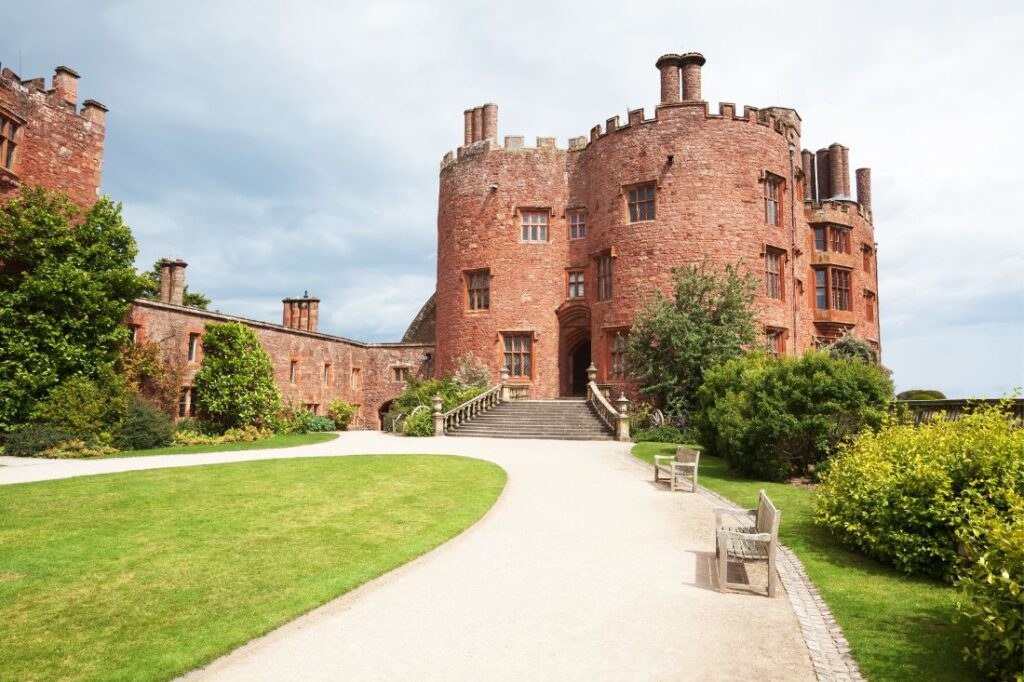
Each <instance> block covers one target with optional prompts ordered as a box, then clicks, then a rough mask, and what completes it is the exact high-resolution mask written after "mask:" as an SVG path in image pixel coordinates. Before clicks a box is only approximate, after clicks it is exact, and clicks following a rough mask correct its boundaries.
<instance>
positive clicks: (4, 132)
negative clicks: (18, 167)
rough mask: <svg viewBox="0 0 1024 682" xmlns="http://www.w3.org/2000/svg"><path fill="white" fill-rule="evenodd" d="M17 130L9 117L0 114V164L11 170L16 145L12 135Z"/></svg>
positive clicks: (16, 126)
mask: <svg viewBox="0 0 1024 682" xmlns="http://www.w3.org/2000/svg"><path fill="white" fill-rule="evenodd" d="M17 132H18V125H17V124H16V123H15V122H14V121H12V120H11V119H9V118H7V117H5V116H0V166H3V167H4V168H6V169H7V170H11V166H13V165H14V149H15V147H17V146H18V145H16V144H15V143H14V136H15V134H17Z"/></svg>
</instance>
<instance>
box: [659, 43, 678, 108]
mask: <svg viewBox="0 0 1024 682" xmlns="http://www.w3.org/2000/svg"><path fill="white" fill-rule="evenodd" d="M654 66H655V67H656V68H657V69H658V71H660V72H661V103H662V104H675V103H676V102H678V101H679V96H680V95H679V55H677V54H663V55H661V56H660V57H658V61H657V62H655V64H654Z"/></svg>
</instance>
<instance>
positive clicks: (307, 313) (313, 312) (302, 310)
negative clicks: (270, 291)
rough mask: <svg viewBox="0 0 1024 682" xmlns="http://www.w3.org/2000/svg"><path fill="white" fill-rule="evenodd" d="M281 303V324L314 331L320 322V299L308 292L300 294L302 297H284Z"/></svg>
mask: <svg viewBox="0 0 1024 682" xmlns="http://www.w3.org/2000/svg"><path fill="white" fill-rule="evenodd" d="M281 303H282V304H283V308H282V316H281V324H282V325H284V326H285V327H289V328H291V329H301V330H303V331H307V332H315V331H316V330H317V326H318V325H319V323H320V299H319V298H316V297H315V296H313V297H310V295H309V292H308V291H307V292H305V293H303V294H302V298H285V299H282V301H281Z"/></svg>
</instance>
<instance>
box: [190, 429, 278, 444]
mask: <svg viewBox="0 0 1024 682" xmlns="http://www.w3.org/2000/svg"><path fill="white" fill-rule="evenodd" d="M273 435H274V432H273V431H272V430H270V429H265V428H259V427H256V426H251V425H250V426H243V427H240V428H235V429H228V430H226V431H225V432H224V433H222V434H219V435H212V434H209V433H204V432H202V431H188V430H185V429H178V430H177V431H175V432H174V444H175V445H222V444H228V443H253V442H256V441H258V440H264V439H267V438H270V437H272V436H273Z"/></svg>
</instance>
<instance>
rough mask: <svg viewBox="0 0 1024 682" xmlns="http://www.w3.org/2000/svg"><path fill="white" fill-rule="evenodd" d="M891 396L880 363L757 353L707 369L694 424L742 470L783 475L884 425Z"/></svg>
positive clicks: (796, 471) (808, 465) (703, 440)
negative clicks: (869, 429) (845, 441)
mask: <svg viewBox="0 0 1024 682" xmlns="http://www.w3.org/2000/svg"><path fill="white" fill-rule="evenodd" d="M891 397H892V382H890V381H889V379H888V377H886V376H885V374H884V372H883V371H882V370H881V369H880V368H879V367H877V366H875V365H869V364H865V363H863V362H850V361H848V360H839V359H835V358H832V357H830V356H829V355H828V354H826V353H818V352H810V353H807V354H806V355H804V356H803V357H801V358H792V357H784V358H779V359H774V358H770V357H768V356H766V355H764V354H762V353H751V354H749V355H747V356H745V357H743V358H738V359H735V360H730V361H729V362H727V363H725V364H724V365H721V366H719V367H715V368H713V369H711V370H709V371H708V373H707V375H706V381H705V382H704V385H703V386H701V388H700V390H699V391H698V394H697V403H698V408H697V411H696V413H695V415H694V419H693V423H694V427H695V428H696V429H697V432H698V434H699V437H698V440H699V441H700V442H701V443H703V444H704V446H705V447H707V448H708V450H709V452H711V453H713V454H715V455H717V456H719V457H723V458H725V459H726V460H727V461H728V462H729V465H730V466H731V467H733V468H734V469H735V470H736V471H738V472H740V473H743V474H745V475H747V476H755V477H759V478H766V479H768V480H784V479H785V478H787V477H789V476H794V475H800V474H806V473H810V472H811V471H812V470H813V468H814V467H815V466H816V465H818V463H819V462H821V461H822V460H824V459H826V458H827V457H829V456H830V455H831V454H833V453H834V452H835V450H836V447H837V446H838V445H839V444H840V443H841V442H843V441H844V440H846V439H848V438H850V437H852V436H854V435H855V434H857V433H858V432H860V431H861V430H862V429H864V428H865V427H877V426H879V425H880V424H881V423H882V420H883V418H884V417H885V414H886V410H887V407H888V404H889V400H890V398H891Z"/></svg>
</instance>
